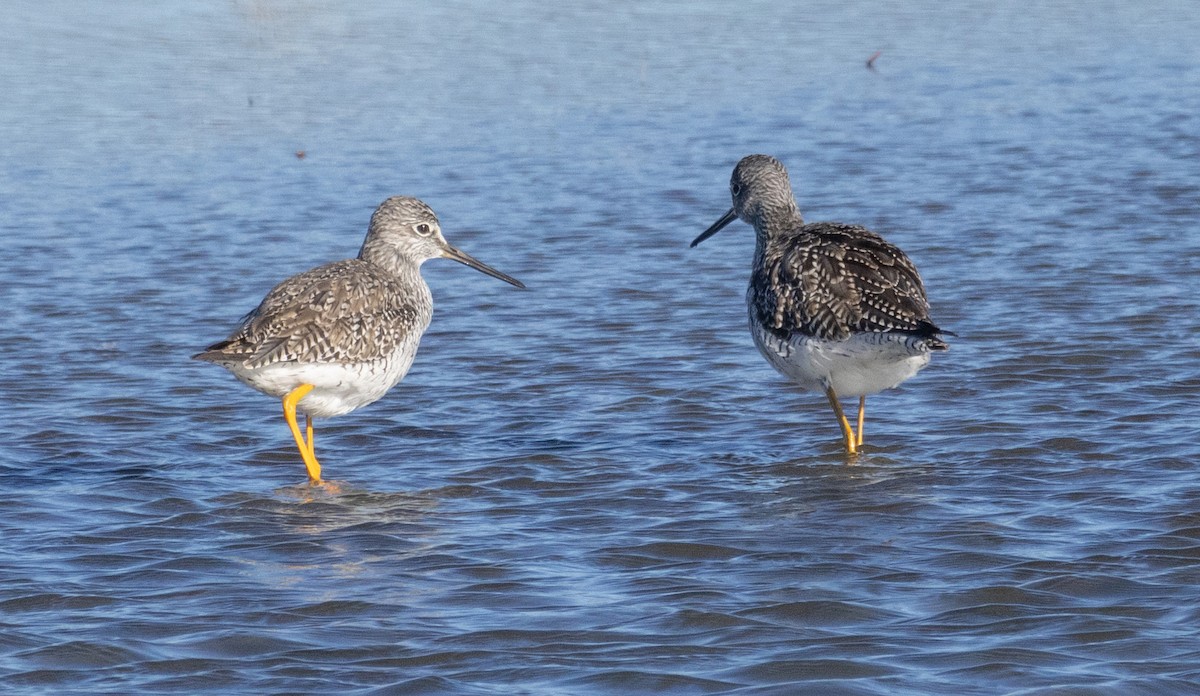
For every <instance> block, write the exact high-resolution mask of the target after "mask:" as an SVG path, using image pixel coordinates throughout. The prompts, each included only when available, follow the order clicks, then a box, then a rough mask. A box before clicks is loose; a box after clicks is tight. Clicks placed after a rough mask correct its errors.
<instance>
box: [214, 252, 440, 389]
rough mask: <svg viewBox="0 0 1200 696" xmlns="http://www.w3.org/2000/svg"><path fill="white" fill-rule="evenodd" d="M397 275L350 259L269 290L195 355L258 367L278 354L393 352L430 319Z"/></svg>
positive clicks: (332, 356)
mask: <svg viewBox="0 0 1200 696" xmlns="http://www.w3.org/2000/svg"><path fill="white" fill-rule="evenodd" d="M412 300H413V298H411V296H410V293H408V292H406V288H405V287H403V286H402V284H401V283H400V281H399V279H397V278H395V277H393V276H391V275H389V274H387V273H386V272H384V271H382V270H380V269H377V268H375V267H374V266H372V265H371V264H369V263H366V262H363V261H359V260H357V259H350V260H346V261H338V262H335V263H331V264H327V265H325V266H320V267H318V268H314V269H312V270H311V271H307V272H305V273H301V274H299V275H296V276H292V277H291V278H288V279H287V280H285V281H283V282H282V283H280V284H279V285H276V286H275V287H274V288H272V289H271V291H270V292H269V293H267V296H266V297H265V298H263V301H262V302H261V303H260V304H259V305H258V307H257V308H255V310H254V311H253V312H251V313H250V314H249V315H247V316H246V318H245V319H244V320H243V322H242V324H241V326H239V327H238V328H237V330H235V331H234V332H233V334H232V335H231V336H230V337H229V338H228V339H226V340H224V341H221V342H219V343H215V344H213V345H211V346H209V347H208V349H207V350H205V351H204V352H202V353H199V354H198V355H196V356H195V357H196V359H198V360H205V361H208V362H226V361H230V360H235V361H241V362H243V363H244V364H245V365H246V366H247V367H263V366H265V365H270V364H272V363H277V362H283V361H295V362H308V363H322V362H366V361H370V360H375V359H378V358H380V357H382V356H387V355H390V354H391V352H392V351H394V350H395V349H396V348H397V347H398V346H399V345H400V343H401V342H403V341H404V340H405V339H406V338H407V337H408V336H409V335H411V334H412V333H413V332H414V331H415V332H421V331H423V330H424V328H425V324H426V323H427V322H428V309H426V311H425V313H424V315H423V314H422V311H421V309H420V308H418V307H417V306H416V304H415V303H414V302H413V301H412Z"/></svg>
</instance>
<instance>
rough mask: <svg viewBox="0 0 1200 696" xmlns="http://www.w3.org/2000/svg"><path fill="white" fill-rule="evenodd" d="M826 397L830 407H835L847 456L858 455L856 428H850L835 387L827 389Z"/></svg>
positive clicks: (834, 411)
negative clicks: (834, 389)
mask: <svg viewBox="0 0 1200 696" xmlns="http://www.w3.org/2000/svg"><path fill="white" fill-rule="evenodd" d="M825 396H826V397H828V398H829V405H830V406H832V407H833V413H834V415H835V416H837V419H838V425H841V426H842V443H843V444H844V445H845V446H846V454H858V448H857V446H856V442H857V438H856V437H855V436H854V428H852V427H850V421H848V420H846V414H845V412H843V411H842V404H841V402H840V401H838V397H837V393H836V392H834V391H833V387H825Z"/></svg>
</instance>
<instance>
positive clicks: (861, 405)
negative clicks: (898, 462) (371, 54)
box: [308, 394, 867, 447]
mask: <svg viewBox="0 0 1200 696" xmlns="http://www.w3.org/2000/svg"><path fill="white" fill-rule="evenodd" d="M866 415H867V396H866V394H864V395H862V396H860V397H858V437H856V438H855V439H856V440H858V446H859V447H862V433H863V420H864V419H865V417H866ZM308 439H309V440H312V434H311V433H310V434H309V438H308Z"/></svg>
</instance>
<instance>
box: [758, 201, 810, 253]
mask: <svg viewBox="0 0 1200 696" xmlns="http://www.w3.org/2000/svg"><path fill="white" fill-rule="evenodd" d="M753 225H754V259H755V263H756V264H758V263H761V262H762V260H763V256H764V254H766V252H767V247H769V246H770V245H771V242H772V241H773V240H776V239H780V238H781V237H784V236H786V235H787V233H789V232H791V231H792V230H794V229H796V228H798V227H801V226H803V225H804V217H803V216H801V215H800V209H799V208H797V207H796V204H795V202H792V203H791V205H786V206H780V207H778V208H774V209H767V210H763V211H760V213H759V214H758V215H756V216H755V218H754V222H753Z"/></svg>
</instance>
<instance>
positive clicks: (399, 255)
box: [358, 239, 425, 278]
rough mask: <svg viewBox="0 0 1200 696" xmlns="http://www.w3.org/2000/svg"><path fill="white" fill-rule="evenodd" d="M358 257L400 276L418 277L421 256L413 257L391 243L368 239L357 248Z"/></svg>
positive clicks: (419, 275) (422, 260)
mask: <svg viewBox="0 0 1200 696" xmlns="http://www.w3.org/2000/svg"><path fill="white" fill-rule="evenodd" d="M358 258H359V260H361V261H366V262H367V263H369V264H372V265H374V266H378V267H379V268H382V269H383V270H385V271H387V272H388V273H390V274H392V275H394V276H400V277H401V278H413V277H416V278H420V277H421V264H422V263H425V259H423V258H413V257H412V256H410V255H408V254H405V253H403V252H402V251H401V250H400V249H397V248H396V247H395V246H394V245H391V244H381V243H373V240H371V239H368V240H366V241H365V242H363V245H362V248H361V249H359V250H358Z"/></svg>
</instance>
